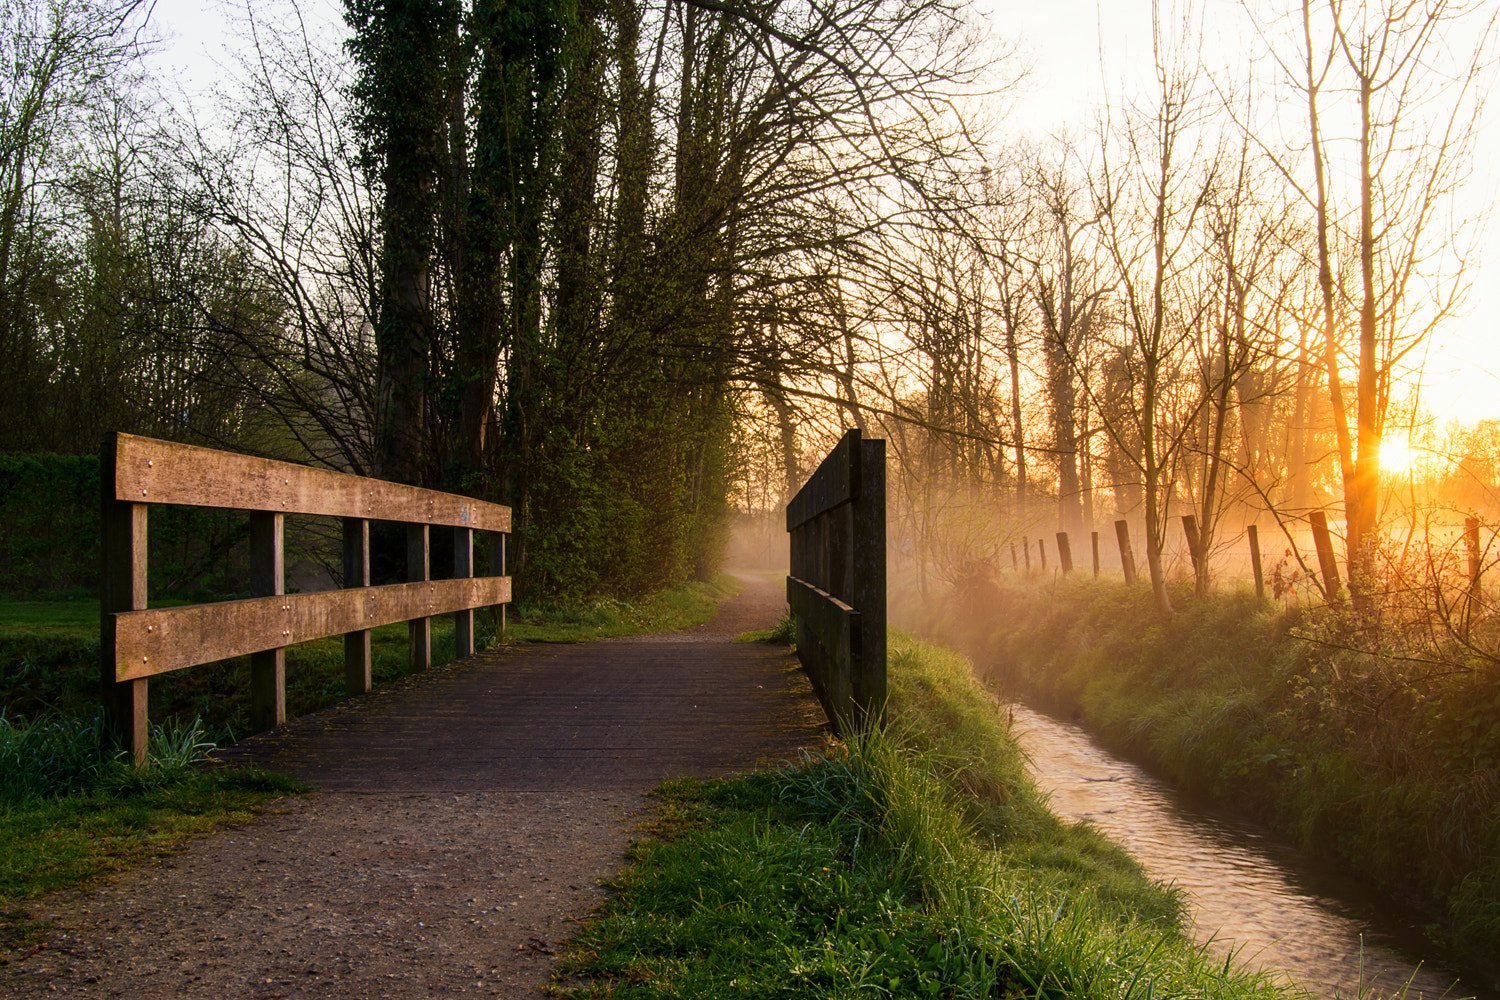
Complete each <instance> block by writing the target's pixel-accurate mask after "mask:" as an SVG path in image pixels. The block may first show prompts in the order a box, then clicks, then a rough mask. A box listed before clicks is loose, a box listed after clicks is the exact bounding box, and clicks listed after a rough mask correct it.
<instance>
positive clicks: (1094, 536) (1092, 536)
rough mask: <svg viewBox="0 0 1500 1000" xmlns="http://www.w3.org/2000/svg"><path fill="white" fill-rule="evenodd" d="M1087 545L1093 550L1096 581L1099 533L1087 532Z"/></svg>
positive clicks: (1097, 574)
mask: <svg viewBox="0 0 1500 1000" xmlns="http://www.w3.org/2000/svg"><path fill="white" fill-rule="evenodd" d="M1089 543H1090V544H1091V545H1092V546H1093V548H1094V577H1095V578H1096V579H1097V578H1098V576H1099V532H1097V531H1091V532H1089Z"/></svg>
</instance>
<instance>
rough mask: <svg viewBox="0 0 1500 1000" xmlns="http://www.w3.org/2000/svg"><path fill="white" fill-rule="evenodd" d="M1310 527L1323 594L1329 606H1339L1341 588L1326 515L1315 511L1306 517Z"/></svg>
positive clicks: (1342, 598)
mask: <svg viewBox="0 0 1500 1000" xmlns="http://www.w3.org/2000/svg"><path fill="white" fill-rule="evenodd" d="M1307 520H1308V523H1309V524H1311V525H1312V533H1313V546H1314V547H1315V548H1316V549H1317V550H1318V568H1319V569H1320V570H1321V571H1322V573H1323V592H1324V595H1325V596H1326V597H1327V598H1328V603H1329V604H1340V603H1342V602H1343V600H1344V591H1343V588H1342V587H1340V586H1339V564H1338V563H1337V562H1336V561H1335V560H1334V555H1333V538H1332V536H1330V535H1329V534H1328V515H1327V514H1325V513H1323V512H1322V511H1321V510H1315V511H1313V512H1312V513H1311V514H1310V515H1308V518H1307Z"/></svg>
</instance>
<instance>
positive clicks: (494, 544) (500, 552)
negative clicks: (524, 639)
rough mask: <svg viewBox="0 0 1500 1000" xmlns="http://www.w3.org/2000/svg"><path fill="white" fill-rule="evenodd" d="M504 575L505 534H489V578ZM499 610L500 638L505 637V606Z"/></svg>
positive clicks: (499, 532)
mask: <svg viewBox="0 0 1500 1000" xmlns="http://www.w3.org/2000/svg"><path fill="white" fill-rule="evenodd" d="M504 575H505V532H503V531H492V532H490V576H504ZM499 608H500V637H501V638H502V639H503V638H504V637H505V610H506V608H505V605H504V604H501V605H499Z"/></svg>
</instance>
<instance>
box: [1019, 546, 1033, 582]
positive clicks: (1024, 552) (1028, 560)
mask: <svg viewBox="0 0 1500 1000" xmlns="http://www.w3.org/2000/svg"><path fill="white" fill-rule="evenodd" d="M1021 554H1022V555H1023V556H1025V557H1026V575H1027V576H1030V575H1031V543H1030V542H1029V541H1027V540H1026V539H1024V538H1023V539H1021Z"/></svg>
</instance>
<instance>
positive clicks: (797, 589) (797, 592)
mask: <svg viewBox="0 0 1500 1000" xmlns="http://www.w3.org/2000/svg"><path fill="white" fill-rule="evenodd" d="M786 603H787V605H788V606H789V607H790V608H791V611H792V614H793V615H796V616H797V617H798V618H800V619H802V623H803V624H804V625H806V626H807V627H808V628H810V629H812V630H813V632H815V633H816V634H817V636H818V639H819V641H820V642H822V644H823V646H824V648H825V649H827V650H828V651H829V653H830V654H834V655H846V656H848V658H849V659H848V662H849V663H851V664H857V663H858V660H859V645H860V642H859V640H860V631H859V626H860V615H859V612H858V611H856V610H855V609H854V608H851V607H850V606H849V605H847V604H845V603H844V602H843V601H841V600H839V599H838V598H837V597H834V596H833V595H832V594H830V593H828V592H827V591H825V590H819V589H818V588H817V587H814V586H813V585H812V584H810V583H808V582H806V581H805V580H799V579H797V578H796V577H795V576H789V577H787V578H786Z"/></svg>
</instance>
